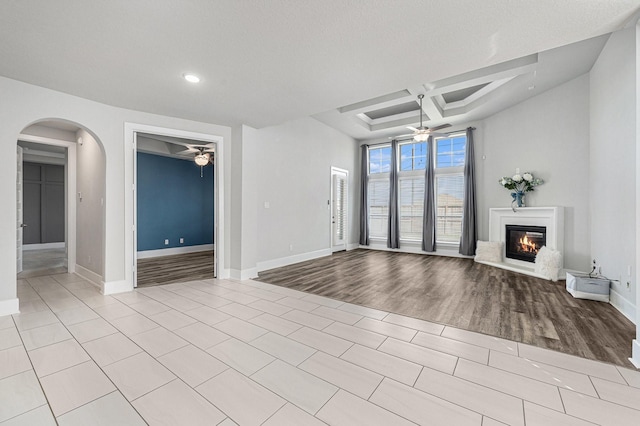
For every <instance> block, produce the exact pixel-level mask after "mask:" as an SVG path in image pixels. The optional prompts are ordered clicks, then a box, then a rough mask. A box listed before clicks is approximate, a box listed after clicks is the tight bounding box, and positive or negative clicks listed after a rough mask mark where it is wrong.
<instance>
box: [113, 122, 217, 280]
mask: <svg viewBox="0 0 640 426" xmlns="http://www.w3.org/2000/svg"><path fill="white" fill-rule="evenodd" d="M138 133H149V134H153V135H160V136H169V137H174V138H182V139H190V140H196V141H202V142H206V143H214V144H215V146H216V156H215V158H216V162H215V166H214V176H213V179H214V181H213V191H214V194H213V197H214V208H213V215H214V224H213V232H214V234H213V237H214V239H213V243H214V246H215V252H214V260H213V262H214V274H215V275H214V276H215V278H228V276H227V275H228V274H227V272H228V271H227V270H226V269H225V268H224V241H225V240H224V238H225V234H224V223H225V222H224V160H223V159H224V154H223V153H224V138H223V137H222V136H217V135H211V134H206V133H197V132H191V131H187V130H179V129H172V128H167V127H158V126H151V125H147V124H138V123H129V122H126V123H124V142H125V150H124V152H125V155H124V158H125V194H126V195H125V281H124V285H123V287H122V288H120V287H119V288H114V289H107V291H108V292H120V291H128V290H133V289H134V288H135V287H136V286H137V265H138V259H137V231H136V225H137V217H136V216H137V197H136V192H135V191H136V186H135V185H136V176H137V171H138V169H137V167H138V164H137V161H136V153H137V142H136V140H137V134H138Z"/></svg>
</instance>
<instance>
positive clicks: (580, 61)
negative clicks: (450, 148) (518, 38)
mask: <svg viewBox="0 0 640 426" xmlns="http://www.w3.org/2000/svg"><path fill="white" fill-rule="evenodd" d="M607 38H608V36H607V35H604V36H600V37H595V38H592V39H589V40H584V41H581V42H577V43H573V44H571V45H568V46H563V47H560V48H556V49H551V50H548V51H544V52H540V53H537V54H533V55H527V56H524V57H521V58H518V59H513V60H510V61H506V62H502V63H500V64H496V65H491V66H488V67H484V68H481V69H478V70H474V71H471V72H468V73H464V74H460V75H457V76H454V77H449V78H445V79H442V80H437V81H434V82H428V83H424V84H422V85H419V86H416V87H411V88H406V89H403V90H400V91H397V92H393V93H389V94H387V95H383V96H378V97H376V98H372V99H368V100H365V101H361V102H357V103H354V104H350V105H345V106H342V107H339V108H334V109H332V110H329V111H326V112H324V113H320V114H316V115H314V117H315V118H317V119H318V120H320V121H322V122H324V123H326V124H328V125H330V126H332V127H334V128H336V129H339V130H340V131H342V132H344V133H346V134H349V135H351V136H353V137H354V138H357V139H361V140H366V139H378V138H384V137H393V136H397V135H400V134H406V133H411V131H410V130H409V129H408V126H411V127H416V126H418V124H419V120H420V107H419V104H418V101H417V96H418V94H424V95H425V96H424V99H423V105H422V112H423V122H424V125H425V126H427V127H435V126H439V125H442V124H445V123H447V124H451V125H452V126H455V125H466V124H468V123H470V122H472V121H474V120H479V119H482V118H485V117H487V116H489V115H491V114H494V113H496V112H498V111H500V110H502V109H505V108H508V107H510V106H512V105H514V104H516V103H518V102H521V101H523V100H525V99H528V98H530V97H532V96H535V95H538V94H540V93H542V92H544V91H545V90H548V89H550V88H553V87H555V86H558V85H560V84H562V83H565V82H567V81H569V80H571V79H573V78H575V77H578V76H580V75H582V74H584V73H586V72H588V71H589V70H590V69H591V67H592V66H593V64H594V62H595V60H596V59H597V57H598V55H599V53H600V51H601V50H602V48H603V47H604V44H605V43H606V41H607Z"/></svg>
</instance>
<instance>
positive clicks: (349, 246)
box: [347, 243, 360, 251]
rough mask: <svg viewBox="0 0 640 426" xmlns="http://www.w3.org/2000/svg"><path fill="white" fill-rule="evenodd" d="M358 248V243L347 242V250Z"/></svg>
mask: <svg viewBox="0 0 640 426" xmlns="http://www.w3.org/2000/svg"><path fill="white" fill-rule="evenodd" d="M357 248H360V243H351V244H347V251H349V250H354V249H357Z"/></svg>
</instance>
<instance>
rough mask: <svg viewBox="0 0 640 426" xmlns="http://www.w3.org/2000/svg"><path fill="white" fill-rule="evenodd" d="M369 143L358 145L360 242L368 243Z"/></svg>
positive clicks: (362, 243)
mask: <svg viewBox="0 0 640 426" xmlns="http://www.w3.org/2000/svg"><path fill="white" fill-rule="evenodd" d="M368 191H369V145H362V146H361V147H360V244H361V245H363V246H368V245H369V202H368V201H369V200H368V198H369V194H368Z"/></svg>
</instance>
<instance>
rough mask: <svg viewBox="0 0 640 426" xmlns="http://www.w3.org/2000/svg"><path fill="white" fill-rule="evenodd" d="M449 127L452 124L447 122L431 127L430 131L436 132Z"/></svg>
mask: <svg viewBox="0 0 640 426" xmlns="http://www.w3.org/2000/svg"><path fill="white" fill-rule="evenodd" d="M447 127H451V124H449V123H445V124H441V125H439V126H435V127H429V131H430V132H435V131H436V130H440V129H446V128H447Z"/></svg>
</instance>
